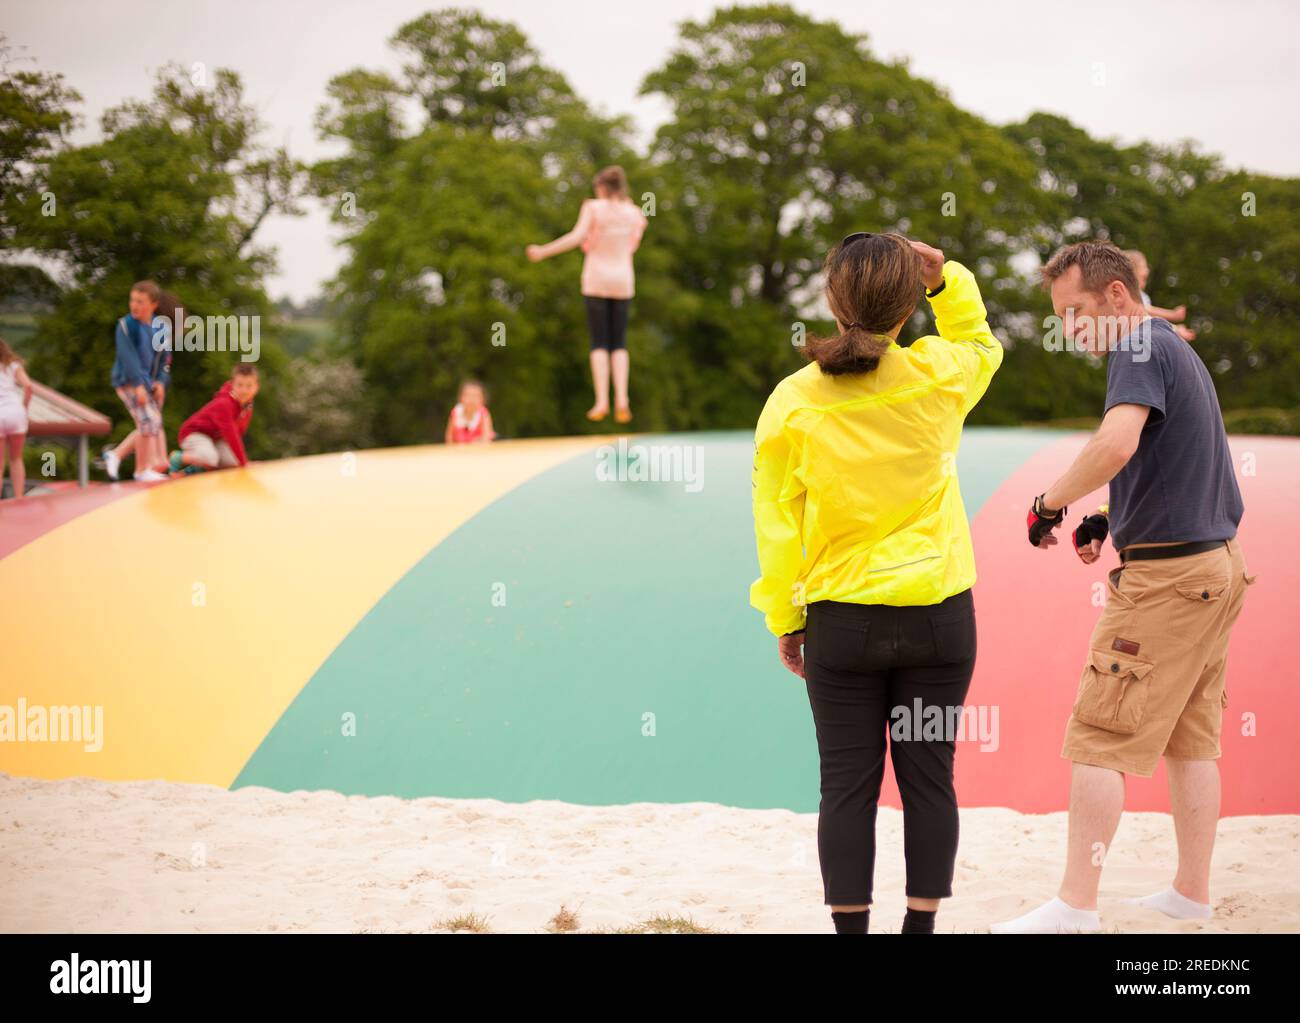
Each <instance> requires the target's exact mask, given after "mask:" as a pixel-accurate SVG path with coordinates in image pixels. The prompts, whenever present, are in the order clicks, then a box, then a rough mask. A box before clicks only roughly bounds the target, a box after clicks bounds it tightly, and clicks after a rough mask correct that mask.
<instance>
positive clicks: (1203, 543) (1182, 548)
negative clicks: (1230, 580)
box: [1119, 540, 1227, 561]
mask: <svg viewBox="0 0 1300 1023" xmlns="http://www.w3.org/2000/svg"><path fill="white" fill-rule="evenodd" d="M1225 543H1227V541H1226V540H1198V541H1196V542H1195V543H1175V544H1170V545H1169V546H1168V547H1136V548H1134V547H1129V548H1125V549H1124V550H1122V551H1120V552H1119V560H1120V561H1150V560H1152V559H1155V558H1185V557H1187V555H1189V554H1204V553H1205V552H1206V551H1212V550H1214V549H1215V548H1216V547H1222V546H1223V545H1224V544H1225Z"/></svg>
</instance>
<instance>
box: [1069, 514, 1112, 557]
mask: <svg viewBox="0 0 1300 1023" xmlns="http://www.w3.org/2000/svg"><path fill="white" fill-rule="evenodd" d="M1108 536H1110V519H1108V518H1107V517H1106V516H1105V514H1103V513H1102V512H1098V513H1097V514H1095V515H1085V516H1084V518H1083V521H1082V522H1080V523H1079V524H1078V525H1077V526H1076V527H1075V529H1074V553H1075V554H1078V555H1079V558H1080V559H1081V560H1082V558H1083V555H1082V554H1081V553H1080V551H1083V550H1091V549H1092V541H1093V540H1100V541H1101V542H1102V543H1105V542H1106V537H1108Z"/></svg>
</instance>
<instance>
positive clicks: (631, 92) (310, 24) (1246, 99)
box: [0, 0, 1300, 301]
mask: <svg viewBox="0 0 1300 1023" xmlns="http://www.w3.org/2000/svg"><path fill="white" fill-rule="evenodd" d="M440 6H470V7H474V8H477V9H479V10H481V11H483V12H484V13H485V14H487V15H488V16H490V17H493V18H497V19H500V20H507V21H512V22H514V23H516V24H517V25H519V26H520V27H521V28H522V29H523V31H524V32H525V33H526V34H527V36H528V37H529V38H530V39H531V40H532V43H533V45H534V46H535V47H536V48H537V49H538V50H539V51H540V53H541V57H542V60H543V61H544V62H545V63H546V64H548V65H550V66H551V67H554V68H556V69H558V70H559V71H560V72H562V73H563V74H564V75H565V77H566V78H567V79H568V81H569V84H570V85H571V86H572V87H573V88H574V89H575V90H576V91H577V92H578V93H579V94H580V95H581V96H582V97H583V98H584V99H586V100H587V102H589V103H591V104H592V105H594V106H595V107H597V108H598V109H601V110H603V111H604V112H606V113H626V114H630V115H631V116H632V117H633V118H634V120H635V121H636V123H637V125H638V128H639V129H640V130H641V131H642V132H643V133H644V134H645V135H646V136H648V135H649V134H651V133H652V132H653V129H654V128H655V127H656V125H657V124H659V123H660V122H661V121H662V120H663V119H664V117H665V116H666V113H667V110H666V106H665V105H664V103H663V102H662V101H661V100H658V99H654V98H651V99H640V98H638V97H637V89H638V86H639V85H640V82H641V80H642V78H643V77H644V76H645V74H646V73H647V72H648V71H650V70H652V69H654V68H656V67H658V66H659V65H660V64H661V63H662V62H663V61H664V59H665V58H666V56H667V55H668V53H669V52H670V50H671V49H672V46H673V43H674V41H675V39H676V35H677V31H676V28H677V25H678V24H679V23H680V22H681V21H682V20H684V19H687V18H692V19H696V20H701V19H702V18H703V16H704V15H706V14H707V12H708V10H710V9H711V8H710V7H708V6H707V4H706V2H704V0H654V2H653V3H645V4H643V3H635V4H634V3H631V2H620V0H613V2H607V3H606V2H594V0H585V2H584V0H483V2H480V3H468V2H465V0H457V2H449V3H446V4H439V3H436V2H430V0H367V2H351V0H349V2H345V0H182V2H177V0H167V2H158V0H0V31H3V32H4V33H5V34H7V35H8V37H9V41H10V43H11V44H12V45H14V46H17V47H19V48H21V50H20V52H21V53H22V54H23V55H24V56H28V57H31V58H34V61H35V66H37V67H40V68H42V69H45V70H51V71H59V72H62V73H63V74H64V75H65V76H66V77H67V80H68V83H69V84H70V85H71V86H72V87H73V88H75V89H76V90H77V91H78V92H80V93H81V94H82V96H83V97H84V100H85V103H84V105H83V106H82V113H83V114H84V115H85V122H86V123H85V127H84V128H83V130H82V140H86V141H89V140H91V139H94V138H97V137H98V136H99V115H100V114H101V113H102V112H103V111H104V110H105V109H106V108H108V107H111V106H114V105H116V104H118V103H120V102H121V101H122V100H123V99H125V98H127V97H143V96H145V95H147V94H148V93H149V92H150V90H151V87H152V82H153V76H154V74H155V72H156V71H157V69H158V68H159V67H160V66H161V65H162V64H164V63H167V62H168V61H177V62H180V63H181V64H183V65H185V66H187V67H188V66H191V65H192V64H194V63H195V62H202V63H204V64H205V65H207V66H208V67H209V68H215V67H229V68H233V69H235V70H236V71H238V72H239V73H240V75H241V76H242V77H243V80H244V85H245V94H246V96H247V97H248V99H249V100H251V101H252V102H253V103H254V104H255V105H256V107H257V108H258V110H259V111H260V112H261V114H262V117H263V119H264V120H265V122H266V124H267V126H268V132H267V140H268V141H273V142H280V143H284V144H286V145H288V146H289V148H290V151H291V152H292V153H293V154H294V155H295V156H297V157H298V158H300V159H304V160H311V159H313V158H315V157H317V156H320V155H322V154H323V153H324V151H325V150H324V149H323V147H322V145H321V143H319V142H318V140H317V139H316V136H315V132H314V130H313V128H312V118H313V115H314V113H315V110H316V107H317V106H318V105H319V104H320V103H321V102H322V101H323V99H324V96H325V85H326V83H327V82H328V81H329V79H330V78H331V77H333V76H334V75H336V74H338V73H339V72H342V71H345V70H347V69H349V68H352V67H358V66H362V67H384V68H389V69H395V67H396V61H395V60H394V58H393V55H392V53H391V52H390V51H389V49H388V46H387V40H388V38H389V37H390V36H391V35H392V33H393V32H394V30H395V29H396V28H397V27H398V26H399V25H401V24H402V23H403V22H404V21H407V20H409V19H411V18H412V17H415V16H416V15H418V14H420V13H422V12H424V11H427V10H431V9H435V8H437V7H440ZM793 6H795V7H796V8H797V9H798V10H801V11H803V12H805V13H807V14H810V15H813V16H814V17H817V18H821V19H826V18H833V19H835V20H836V21H838V22H840V23H841V24H842V25H844V26H845V27H846V28H848V29H850V30H852V31H857V32H865V33H867V34H868V35H869V37H870V40H871V44H872V47H873V49H874V51H875V52H876V54H877V55H878V56H882V57H885V58H891V59H892V58H897V57H906V58H908V59H909V60H910V62H911V68H912V71H913V72H914V73H915V74H918V75H921V76H923V77H925V78H928V79H931V80H932V81H935V82H937V83H939V84H940V85H942V86H943V87H944V88H946V89H947V91H948V93H949V95H951V97H952V98H953V100H954V101H955V102H956V103H957V104H959V105H960V106H962V107H965V108H966V109H968V110H971V111H974V112H976V113H978V114H981V115H983V116H984V117H986V118H988V119H990V120H992V121H994V122H997V123H1005V122H1008V121H1015V120H1019V119H1022V118H1023V117H1025V116H1026V115H1027V114H1029V113H1030V112H1032V111H1034V110H1048V111H1052V112H1054V113H1059V114H1062V115H1064V116H1066V117H1068V118H1070V119H1071V120H1072V121H1074V122H1075V123H1077V124H1079V125H1081V126H1082V127H1084V128H1086V129H1087V130H1088V131H1090V132H1092V133H1093V134H1096V135H1104V136H1111V137H1116V138H1118V139H1120V140H1122V141H1135V140H1137V139H1142V138H1147V139H1152V140H1154V141H1158V142H1174V141H1177V140H1180V139H1185V138H1193V139H1196V140H1197V141H1198V142H1199V143H1200V144H1201V145H1202V146H1203V147H1204V148H1205V149H1207V150H1210V151H1212V152H1217V153H1221V154H1222V155H1223V156H1224V157H1225V158H1226V159H1227V161H1228V163H1229V164H1230V165H1233V166H1240V167H1245V168H1248V169H1252V170H1260V171H1265V172H1269V173H1273V174H1283V175H1296V174H1300V130H1297V126H1296V125H1297V119H1296V113H1295V100H1296V98H1297V96H1298V95H1300V89H1298V88H1297V85H1298V84H1300V60H1297V57H1296V37H1297V28H1300V3H1297V2H1295V0H1238V2H1234V3H1227V2H1213V0H1183V2H1172V0H1116V2H1111V0H1077V2H1073V3H1050V2H1049V3H1044V2H1042V0H1038V2H1020V0H983V2H980V3H971V2H970V0H921V2H914V0H891V2H877V0H802V2H799V3H796V4H794V5H793ZM1098 64H1101V65H1104V82H1103V84H1097V83H1096V82H1095V80H1094V77H1095V75H1096V72H1097V68H1096V66H1097V65H1098ZM331 239H332V233H331V230H330V228H329V225H328V222H327V220H326V218H325V215H324V213H323V212H322V211H321V210H320V209H319V208H318V207H317V206H316V205H314V204H312V205H311V211H310V213H309V214H308V215H307V216H305V217H300V218H283V217H282V218H278V219H276V220H274V221H268V222H267V223H266V224H265V225H264V226H263V229H262V233H261V234H260V235H259V240H260V241H262V242H263V243H266V244H271V245H274V246H276V247H277V249H278V250H279V262H280V269H279V272H278V273H277V274H276V275H275V276H274V277H272V278H271V280H270V282H269V290H270V293H271V294H272V296H273V297H276V298H278V297H280V296H282V295H285V294H288V295H289V296H291V297H292V298H294V299H295V300H299V301H300V300H302V299H303V298H306V297H308V296H310V295H311V294H313V293H315V292H316V291H317V290H318V288H319V286H320V284H321V282H322V281H324V280H325V279H327V278H328V277H330V276H331V275H332V274H333V272H334V270H335V268H336V267H337V265H338V262H339V260H340V258H341V255H342V253H341V250H339V249H338V248H337V247H335V246H334V245H333V244H332V240H331Z"/></svg>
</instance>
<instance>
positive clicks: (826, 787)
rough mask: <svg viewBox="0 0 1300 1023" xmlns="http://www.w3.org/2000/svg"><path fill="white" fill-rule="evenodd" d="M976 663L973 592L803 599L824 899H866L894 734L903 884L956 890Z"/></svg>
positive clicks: (939, 891)
mask: <svg viewBox="0 0 1300 1023" xmlns="http://www.w3.org/2000/svg"><path fill="white" fill-rule="evenodd" d="M974 670H975V602H974V600H973V598H972V596H971V591H970V590H963V591H962V592H961V593H958V594H955V595H953V596H951V597H949V598H948V599H947V600H944V601H942V602H941V603H939V604H932V605H928V606H923V607H894V606H891V605H886V604H848V603H841V602H838V601H830V600H821V601H815V602H813V603H811V604H809V605H808V623H807V633H806V635H805V636H804V675H805V678H806V681H807V687H808V700H809V703H810V704H811V705H812V714H813V723H814V724H815V726H816V729H817V747H818V750H819V753H820V758H821V807H820V813H819V815H818V818H817V855H818V859H819V860H820V863H821V872H822V886H823V889H824V892H823V894H824V896H825V903H826V905H828V906H829V905H835V906H840V905H859V904H864V903H869V902H871V896H872V880H873V875H874V873H875V863H876V837H875V832H876V807H877V803H878V801H879V798H880V783H881V780H882V778H883V777H884V773H885V744H886V737H887V736H888V739H889V753H890V757H891V759H892V760H893V762H894V777H895V778H896V779H897V781H898V789H899V795H900V796H901V797H902V802H903V854H904V856H905V858H906V863H907V889H906V893H907V894H908V895H910V896H912V897H914V898H921V899H941V898H946V897H948V896H950V895H952V876H953V864H954V861H955V860H956V858H957V830H958V822H957V795H956V791H955V790H954V788H953V757H954V754H955V752H956V741H955V740H956V738H957V735H959V734H961V733H960V731H956V730H955V729H954V725H955V728H956V729H960V727H961V726H960V713H961V707H962V704H963V702H964V701H965V699H966V691H967V689H969V688H970V680H971V675H972V673H973V672H974ZM918 701H919V702H918ZM929 708H940V710H939V711H934V710H929ZM918 709H919V710H920V713H919V714H918ZM940 715H941V716H940ZM936 719H937V720H938V721H939V722H942V725H936V724H935V723H934V722H935V720H936ZM927 722H929V728H928V730H927V729H926V728H925V726H926V723H927ZM936 729H937V730H938V731H937V733H936ZM925 736H928V737H925Z"/></svg>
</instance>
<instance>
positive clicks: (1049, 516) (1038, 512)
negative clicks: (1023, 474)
mask: <svg viewBox="0 0 1300 1023" xmlns="http://www.w3.org/2000/svg"><path fill="white" fill-rule="evenodd" d="M1068 510H1069V509H1067V508H1059V509H1057V510H1056V511H1051V510H1049V509H1048V508H1047V506H1046V505H1044V504H1043V495H1042V494H1039V495H1038V496H1037V497H1035V498H1034V505H1033V507H1032V508H1030V509H1029V515H1028V516H1027V517H1026V519H1025V525H1026V526H1028V527H1029V542H1030V543H1031V544H1033V545H1034V546H1035V547H1038V546H1039V545H1040V541H1041V540H1042V539H1043V537H1045V536H1046V535H1047V534H1048V533H1050V532H1051V531H1052V530H1053V529H1055V528H1056V527H1057V526H1059V525H1060V524H1061V522H1062V520H1063V519H1064V518H1065V513H1066V512H1067V511H1068Z"/></svg>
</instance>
